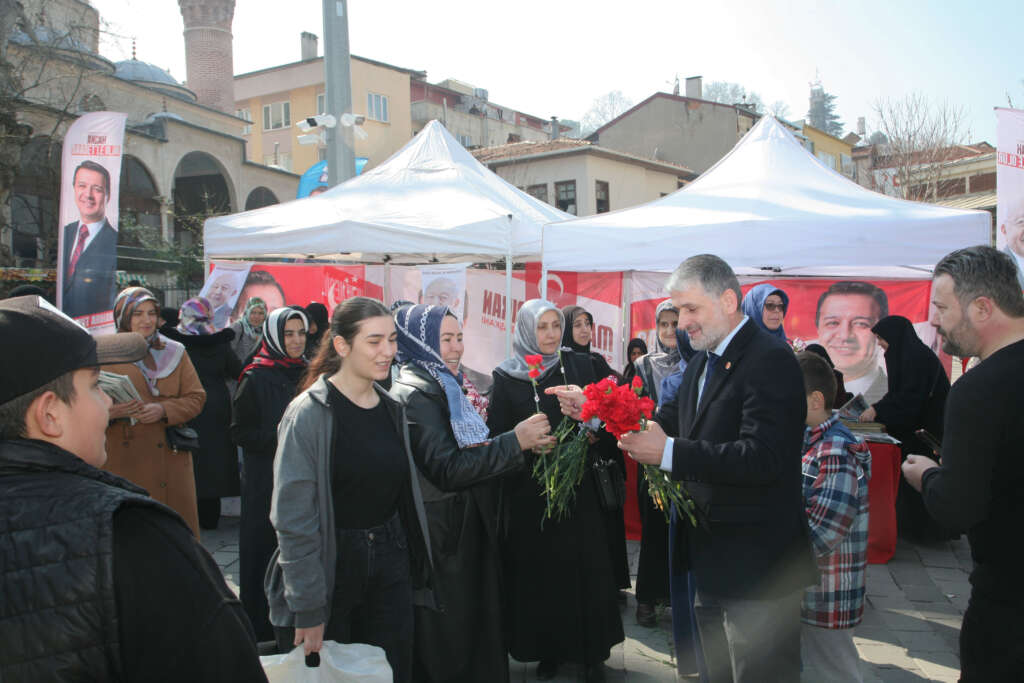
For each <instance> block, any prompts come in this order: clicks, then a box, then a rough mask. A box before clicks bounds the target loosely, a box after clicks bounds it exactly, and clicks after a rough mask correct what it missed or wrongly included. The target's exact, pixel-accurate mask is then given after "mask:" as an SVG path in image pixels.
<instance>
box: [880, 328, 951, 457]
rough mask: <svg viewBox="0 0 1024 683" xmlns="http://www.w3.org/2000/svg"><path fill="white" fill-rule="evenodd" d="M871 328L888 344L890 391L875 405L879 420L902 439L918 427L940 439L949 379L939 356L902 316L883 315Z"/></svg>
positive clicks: (886, 366) (887, 366) (906, 438)
mask: <svg viewBox="0 0 1024 683" xmlns="http://www.w3.org/2000/svg"><path fill="white" fill-rule="evenodd" d="M871 331H872V332H874V333H875V334H877V335H878V336H879V337H881V338H882V339H884V340H885V342H886V343H887V344H888V345H889V348H887V349H886V350H885V369H886V372H887V374H888V376H889V391H888V392H886V394H885V396H883V397H882V399H881V400H879V401H878V402H877V403H876V404H875V411H876V412H877V413H878V416H877V419H878V421H879V422H881V423H882V424H884V425H885V426H886V427H887V429H888V431H889V433H890V434H892V435H893V436H895V437H896V438H898V439H900V440H901V441H904V442H906V441H908V440H909V439H910V438H912V437H913V430H915V429H920V428H924V429H927V430H928V431H930V432H932V434H934V435H935V436H937V437H939V438H941V434H942V412H943V410H944V409H945V403H946V394H948V393H949V378H947V377H946V371H945V369H944V368H943V367H942V363H940V362H939V358H938V356H936V355H935V353H934V352H933V351H932V350H931V349H929V348H928V347H927V346H926V345H925V343H924V342H923V341H921V339H920V337H918V336H917V332H916V331H915V330H914V325H913V323H911V322H910V321H909V320H907V319H906V318H904V317H903V316H901V315H890V316H886V317H885V318H882V319H881V320H879V321H878V322H877V323H876V324H875V326H874V327H872V328H871ZM936 430H937V431H936ZM925 452H927V451H925Z"/></svg>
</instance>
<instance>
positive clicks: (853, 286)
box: [814, 280, 889, 327]
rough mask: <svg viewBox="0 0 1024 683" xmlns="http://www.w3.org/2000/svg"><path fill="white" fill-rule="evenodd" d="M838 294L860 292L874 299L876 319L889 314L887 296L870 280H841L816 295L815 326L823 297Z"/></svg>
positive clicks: (819, 315) (823, 300) (819, 314)
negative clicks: (818, 295) (876, 310)
mask: <svg viewBox="0 0 1024 683" xmlns="http://www.w3.org/2000/svg"><path fill="white" fill-rule="evenodd" d="M839 294H860V295H861V296H869V297H871V298H872V299H874V301H875V306H877V307H878V317H877V319H876V321H877V320H881V319H882V318H884V317H886V316H887V315H889V297H888V296H887V295H886V293H885V290H884V289H882V288H881V287H879V286H878V285H875V284H872V283H870V282H859V281H855V280H843V281H842V282H836V283H834V284H833V285H832V286H831V287H829V288H828V289H826V290H825V291H824V292H823V293H822V295H821V296H820V297H818V307H817V308H816V309H815V310H814V325H815V327H817V325H818V319H819V318H820V317H821V307H822V305H823V304H824V303H825V299H827V298H829V297H830V296H836V295H839Z"/></svg>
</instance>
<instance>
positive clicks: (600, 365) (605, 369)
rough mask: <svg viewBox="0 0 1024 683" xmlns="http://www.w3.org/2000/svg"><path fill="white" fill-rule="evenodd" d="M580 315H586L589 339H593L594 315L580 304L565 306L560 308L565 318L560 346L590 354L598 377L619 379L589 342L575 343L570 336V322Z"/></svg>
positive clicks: (617, 374) (619, 376)
mask: <svg viewBox="0 0 1024 683" xmlns="http://www.w3.org/2000/svg"><path fill="white" fill-rule="evenodd" d="M580 316H586V318H587V320H589V321H590V329H591V339H593V329H594V316H592V315H590V312H589V311H587V310H586V309H584V308H583V307H582V306H566V307H565V308H563V309H562V317H563V318H565V329H564V330H562V348H569V349H572V350H573V351H575V352H576V353H585V354H587V355H588V356H590V358H591V361H592V362H593V364H594V372H595V373H596V375H597V378H598V379H604V378H605V377H608V376H612V377H615V378H616V380H620V379H621V378H622V377H621V375H619V373H617V372H615V371H614V370H612V367H611V366H610V365H608V361H606V360H605V359H604V356H602V355H601V354H600V353H598V352H596V351H591V350H590V344H589V343H588V344H585V345H584V344H577V343H576V340H575V339H573V338H572V324H573V322H574V321H575V320H576V319H577V318H579V317H580Z"/></svg>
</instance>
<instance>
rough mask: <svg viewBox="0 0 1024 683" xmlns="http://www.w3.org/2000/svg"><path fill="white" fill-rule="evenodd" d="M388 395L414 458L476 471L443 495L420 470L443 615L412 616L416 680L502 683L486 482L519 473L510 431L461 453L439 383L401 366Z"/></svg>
mask: <svg viewBox="0 0 1024 683" xmlns="http://www.w3.org/2000/svg"><path fill="white" fill-rule="evenodd" d="M391 394H392V395H393V396H394V397H395V398H397V399H398V400H399V401H400V402H402V403H403V404H404V405H405V408H406V415H407V417H408V419H409V431H410V435H411V437H412V448H413V452H414V454H415V457H416V459H417V460H418V459H420V458H425V459H431V460H434V459H436V460H452V459H453V458H454V457H455V456H456V454H458V453H459V452H460V451H461V452H462V453H467V454H472V458H470V459H468V460H467V461H466V462H467V463H472V465H473V467H474V468H475V469H477V470H478V473H477V474H475V475H474V478H475V479H476V480H477V482H478V483H477V484H476V485H475V486H473V487H471V488H466V489H464V490H462V491H458V492H447V493H446V492H443V491H441V490H440V489H438V488H437V487H436V486H434V484H433V483H431V481H430V479H428V478H427V477H426V476H425V475H424V474H423V473H422V472H421V473H420V474H419V481H420V487H421V489H422V491H423V503H424V508H425V509H426V513H427V525H428V527H429V529H430V543H431V550H432V552H433V556H434V579H435V583H434V590H435V592H436V593H437V594H438V595H440V597H441V600H442V602H443V604H444V605H445V610H444V612H435V611H432V610H428V609H424V608H420V609H417V610H416V631H415V632H416V663H417V671H418V677H419V679H421V680H430V681H441V680H445V681H451V680H462V681H501V680H507V678H508V655H507V653H506V650H505V642H504V639H503V637H502V632H501V623H502V621H501V597H502V594H501V590H500V583H499V572H500V556H499V552H498V538H497V520H498V494H497V487H496V486H494V485H492V482H489V481H488V480H489V479H493V478H495V477H498V476H500V475H502V474H505V473H507V472H511V471H515V470H518V469H520V468H522V467H523V465H524V463H525V457H524V455H523V452H522V450H520V448H519V442H518V440H517V439H516V436H515V434H514V433H512V432H506V433H504V434H500V435H498V436H496V437H495V438H494V439H492V440H490V441H488V442H486V443H485V444H482V445H479V446H473V447H470V448H466V449H460V448H459V445H458V442H457V441H456V439H455V434H454V433H453V432H452V428H451V423H450V416H451V413H450V410H449V407H448V400H447V397H446V396H445V393H444V391H443V390H442V389H441V386H440V384H438V382H437V381H436V380H435V379H434V378H433V377H431V376H430V375H429V374H428V373H427V372H426V371H425V370H423V369H422V368H419V367H417V366H415V365H412V364H407V365H405V366H403V367H402V369H401V372H400V374H399V376H398V379H397V380H396V381H395V382H394V384H393V385H392V387H391Z"/></svg>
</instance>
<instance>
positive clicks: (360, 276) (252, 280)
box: [211, 261, 384, 324]
mask: <svg viewBox="0 0 1024 683" xmlns="http://www.w3.org/2000/svg"><path fill="white" fill-rule="evenodd" d="M226 264H230V265H232V266H234V267H236V268H243V267H244V268H246V269H247V270H246V271H245V272H246V275H245V277H244V278H243V280H242V284H241V289H240V290H239V292H238V294H237V296H236V298H235V305H234V308H233V309H232V311H231V314H230V316H229V324H230V323H233V322H235V321H237V320H238V319H239V318H241V317H242V314H243V313H245V304H246V303H247V302H248V301H249V299H250V298H251V297H254V296H257V297H259V298H261V299H263V301H264V302H266V304H267V310H268V311H273V310H274V309H276V308H281V307H282V306H308V305H309V304H310V303H313V302H317V303H322V304H324V305H325V306H327V311H328V313H330V312H332V311H333V310H334V308H335V306H337V305H338V304H340V303H341V302H342V301H344V300H345V299H347V298H349V297H353V296H368V297H370V298H372V299H377V300H378V301H383V300H384V287H383V283H382V278H383V273H382V271H381V269H373V267H372V266H363V265H354V266H340V265H334V264H317V263H259V262H256V263H252V262H243V261H214V262H213V263H212V264H211V273H212V272H213V270H214V269H216V268H217V267H218V266H224V265H226ZM371 270H372V273H371Z"/></svg>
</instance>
